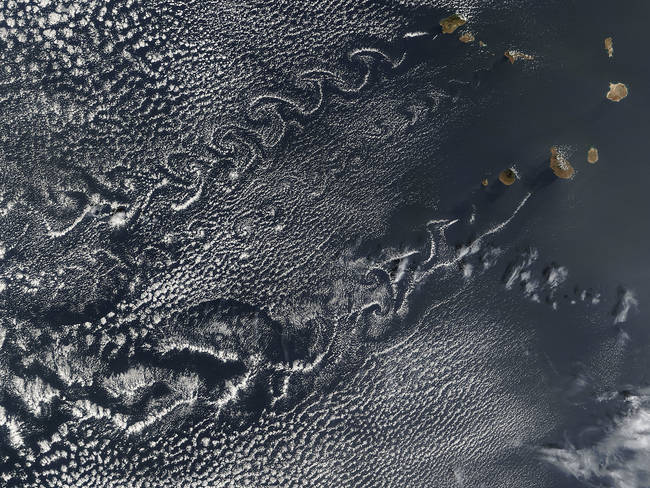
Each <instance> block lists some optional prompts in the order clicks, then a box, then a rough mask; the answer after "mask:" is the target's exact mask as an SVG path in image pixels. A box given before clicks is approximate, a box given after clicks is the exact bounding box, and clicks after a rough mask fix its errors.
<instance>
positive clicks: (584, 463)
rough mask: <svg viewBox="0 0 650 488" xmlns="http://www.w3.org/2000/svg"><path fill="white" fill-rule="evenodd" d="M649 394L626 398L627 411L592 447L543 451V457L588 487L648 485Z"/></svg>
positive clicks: (643, 486)
mask: <svg viewBox="0 0 650 488" xmlns="http://www.w3.org/2000/svg"><path fill="white" fill-rule="evenodd" d="M648 394H650V391H647V392H645V394H641V395H631V396H629V397H628V398H626V401H627V402H628V403H629V406H628V409H627V412H626V413H625V414H624V415H622V416H621V417H619V418H618V419H617V420H615V421H614V422H613V423H612V424H611V425H610V426H609V427H608V428H607V429H606V430H605V433H604V436H603V437H602V438H601V439H600V440H599V441H598V442H596V443H595V444H593V445H591V446H586V447H582V448H576V447H574V446H573V445H571V444H570V443H569V442H567V445H566V446H565V447H564V448H553V449H549V448H547V449H542V457H543V458H544V459H545V460H546V461H548V462H551V463H553V464H555V465H556V466H558V467H559V468H561V469H562V470H563V471H565V472H566V473H568V474H570V475H572V476H574V477H575V478H577V479H579V480H581V481H583V482H586V483H587V484H588V486H593V487H608V488H647V487H648V486H650V396H648Z"/></svg>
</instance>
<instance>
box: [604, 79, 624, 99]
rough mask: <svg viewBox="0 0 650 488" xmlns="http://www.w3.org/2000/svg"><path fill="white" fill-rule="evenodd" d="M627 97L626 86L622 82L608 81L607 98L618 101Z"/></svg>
mask: <svg viewBox="0 0 650 488" xmlns="http://www.w3.org/2000/svg"><path fill="white" fill-rule="evenodd" d="M625 97H627V86H625V85H624V84H623V83H610V84H609V91H608V92H607V99H608V100H611V101H612V102H620V101H621V100H623V99H624V98H625Z"/></svg>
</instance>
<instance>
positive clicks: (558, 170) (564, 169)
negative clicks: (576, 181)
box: [550, 146, 575, 180]
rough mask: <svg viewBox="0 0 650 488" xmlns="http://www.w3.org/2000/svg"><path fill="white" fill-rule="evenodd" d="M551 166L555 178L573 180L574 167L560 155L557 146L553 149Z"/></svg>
mask: <svg viewBox="0 0 650 488" xmlns="http://www.w3.org/2000/svg"><path fill="white" fill-rule="evenodd" d="M550 166H551V169H552V170H553V173H554V174H555V176H557V177H558V178H562V179H563V180H567V179H569V178H571V177H572V176H573V175H574V173H575V170H574V169H573V166H571V163H569V161H568V159H566V158H565V157H564V156H563V155H562V154H560V152H559V151H558V149H557V147H555V146H553V147H552V148H551V161H550Z"/></svg>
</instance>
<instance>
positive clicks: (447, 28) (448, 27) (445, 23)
mask: <svg viewBox="0 0 650 488" xmlns="http://www.w3.org/2000/svg"><path fill="white" fill-rule="evenodd" d="M466 23H467V20H466V19H464V18H463V17H461V16H460V15H458V14H453V15H450V16H449V17H447V18H446V19H442V20H441V21H440V26H441V27H442V33H443V34H453V33H454V31H455V30H456V29H458V28H459V27H460V26H463V25H465V24H466Z"/></svg>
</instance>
